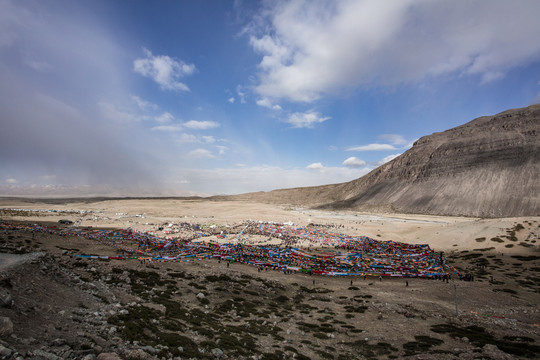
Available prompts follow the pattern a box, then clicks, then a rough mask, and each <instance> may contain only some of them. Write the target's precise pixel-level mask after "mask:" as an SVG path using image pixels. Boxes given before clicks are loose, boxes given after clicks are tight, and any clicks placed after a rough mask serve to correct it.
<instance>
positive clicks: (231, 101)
mask: <svg viewBox="0 0 540 360" xmlns="http://www.w3.org/2000/svg"><path fill="white" fill-rule="evenodd" d="M227 101H228V102H230V103H231V104H234V102H235V101H236V99H235V98H234V97H232V96H231V97H230V98H229V99H228V100H227Z"/></svg>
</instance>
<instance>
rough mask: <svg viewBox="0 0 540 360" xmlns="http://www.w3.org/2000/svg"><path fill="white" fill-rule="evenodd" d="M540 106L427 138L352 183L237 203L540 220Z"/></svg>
mask: <svg viewBox="0 0 540 360" xmlns="http://www.w3.org/2000/svg"><path fill="white" fill-rule="evenodd" d="M539 154H540V104H537V105H532V106H529V107H527V108H522V109H513V110H508V111H505V112H503V113H500V114H497V115H494V116H485V117H481V118H478V119H475V120H473V121H470V122H469V123H467V124H464V125H462V126H459V127H456V128H453V129H450V130H447V131H444V132H440V133H435V134H432V135H428V136H424V137H422V138H421V139H419V140H418V141H416V142H415V143H414V145H413V147H412V148H411V149H409V150H408V151H406V152H405V153H403V154H402V155H401V156H399V157H397V158H396V159H394V160H392V161H390V162H388V163H386V164H384V165H382V166H380V167H378V168H377V169H375V170H373V171H371V172H370V173H369V174H367V175H365V176H363V177H361V178H360V179H357V180H353V181H350V182H347V183H342V184H335V185H325V186H316V187H307V188H296V189H284V190H276V191H271V192H268V193H263V192H261V193H252V194H244V195H239V196H237V197H236V198H240V199H249V200H252V201H267V202H272V203H287V204H295V205H302V206H311V207H320V208H326V209H355V210H367V211H372V210H378V211H379V210H384V211H395V212H398V213H414V214H434V215H453V216H475V217H494V218H497V217H514V216H537V215H538V214H540V182H539V181H538V178H539V177H540V155H539Z"/></svg>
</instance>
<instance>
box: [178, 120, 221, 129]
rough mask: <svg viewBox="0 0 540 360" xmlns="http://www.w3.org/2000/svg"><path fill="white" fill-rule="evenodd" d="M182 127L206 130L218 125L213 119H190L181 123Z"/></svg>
mask: <svg viewBox="0 0 540 360" xmlns="http://www.w3.org/2000/svg"><path fill="white" fill-rule="evenodd" d="M183 125H184V127H186V128H188V129H192V130H208V129H214V128H217V127H219V123H217V122H214V121H196V120H190V121H188V122H186V123H184V124H183Z"/></svg>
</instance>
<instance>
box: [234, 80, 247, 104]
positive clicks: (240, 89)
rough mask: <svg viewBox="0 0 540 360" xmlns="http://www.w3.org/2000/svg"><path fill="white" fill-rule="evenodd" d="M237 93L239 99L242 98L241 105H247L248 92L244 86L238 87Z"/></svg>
mask: <svg viewBox="0 0 540 360" xmlns="http://www.w3.org/2000/svg"><path fill="white" fill-rule="evenodd" d="M236 93H237V94H238V97H239V98H240V103H241V104H245V103H246V98H247V92H246V90H245V89H244V87H243V86H242V85H237V86H236Z"/></svg>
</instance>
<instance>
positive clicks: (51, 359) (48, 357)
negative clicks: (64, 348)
mask: <svg viewBox="0 0 540 360" xmlns="http://www.w3.org/2000/svg"><path fill="white" fill-rule="evenodd" d="M32 353H33V354H34V356H38V357H41V358H44V359H45V360H61V359H62V358H61V357H60V356H57V355H54V354H53V353H50V352H47V351H44V350H39V349H38V350H34V351H32Z"/></svg>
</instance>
